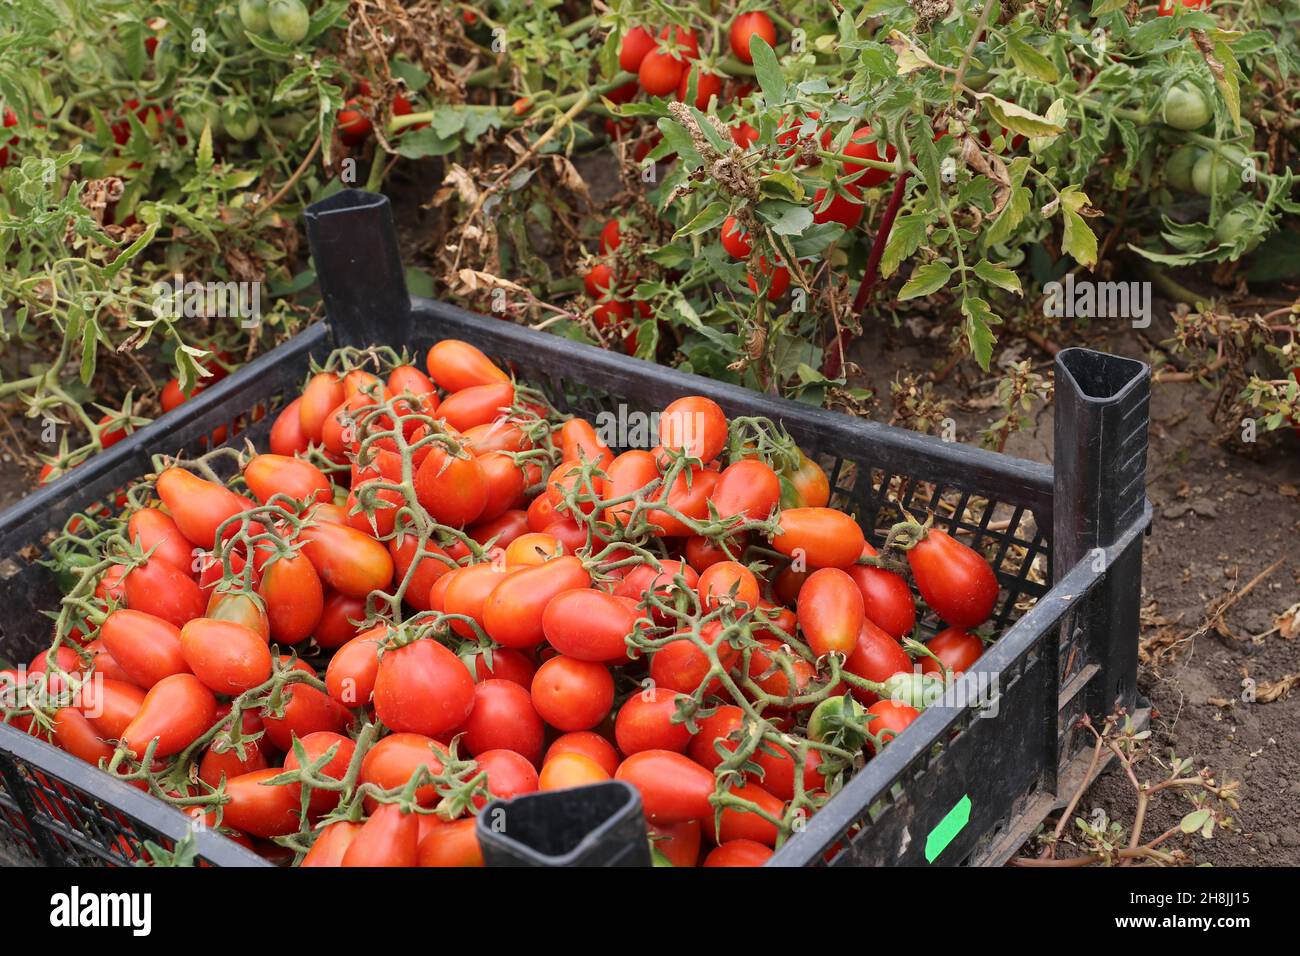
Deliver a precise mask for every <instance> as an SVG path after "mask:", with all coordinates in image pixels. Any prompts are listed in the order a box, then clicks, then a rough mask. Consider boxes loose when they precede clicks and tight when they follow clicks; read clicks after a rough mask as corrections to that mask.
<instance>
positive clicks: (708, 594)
mask: <svg viewBox="0 0 1300 956" xmlns="http://www.w3.org/2000/svg"><path fill="white" fill-rule="evenodd" d="M698 587H699V595H700V605H701V606H702V607H703V608H704V611H705V612H706V613H707V612H709V611H712V610H713V609H714V608H717V607H723V606H727V607H732V608H740V609H744V608H751V607H758V597H759V593H758V578H756V577H754V572H753V571H751V570H749V568H747V567H745V566H744V565H743V564H740V563H739V562H737V561H719V562H717V563H716V564H712V565H710V566H709V567H708V568H706V569H705V571H704V573H703V574H701V575H700V583H699V586H698ZM736 613H740V611H737V612H736Z"/></svg>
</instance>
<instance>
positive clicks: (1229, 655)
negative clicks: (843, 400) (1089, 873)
mask: <svg viewBox="0 0 1300 956" xmlns="http://www.w3.org/2000/svg"><path fill="white" fill-rule="evenodd" d="M1162 314H1167V310H1165V312H1164V313H1162ZM1152 331H1155V330H1152ZM1158 337H1159V336H1158V334H1157V335H1156V336H1153V338H1158ZM1058 338H1059V341H1062V342H1068V343H1069V344H1071V345H1075V344H1079V345H1089V346H1091V347H1094V348H1099V349H1103V350H1105V351H1110V352H1114V353H1116V354H1120V355H1127V356H1132V357H1135V358H1147V357H1148V355H1147V352H1148V348H1147V346H1146V345H1145V344H1144V343H1143V342H1142V341H1140V340H1139V339H1138V338H1137V337H1136V336H1135V335H1134V334H1133V333H1132V331H1131V330H1128V331H1125V332H1115V331H1113V330H1105V329H1095V328H1094V329H1091V330H1074V331H1073V332H1063V333H1061V334H1060V335H1059V337H1058ZM882 354H887V355H888V360H887V361H883V362H882V361H880V360H879V356H880V355H882ZM1023 357H1025V358H1029V359H1031V361H1033V362H1034V363H1035V367H1036V370H1038V371H1040V373H1043V374H1050V358H1049V356H1047V355H1046V354H1045V353H1043V352H1041V351H1039V350H1038V349H1037V347H1036V346H1033V345H1030V344H1028V343H1026V348H1025V350H1024V355H1023ZM850 359H851V360H852V361H854V362H856V363H857V364H858V365H859V366H860V368H861V369H863V373H862V376H861V377H862V383H861V384H864V385H867V386H868V387H870V388H872V389H873V390H874V391H875V393H876V395H877V396H878V399H879V402H880V406H879V407H878V408H877V410H876V412H875V417H880V418H883V417H887V415H888V412H889V407H890V400H889V384H890V381H891V380H892V379H893V377H894V373H893V372H892V370H896V369H908V370H911V371H912V372H913V373H917V372H920V371H922V370H924V369H926V368H932V367H935V366H936V365H937V364H938V363H939V361H940V359H941V356H940V355H939V353H938V351H937V350H936V349H935V348H934V347H933V346H932V345H931V344H930V343H928V342H924V341H918V340H917V339H916V338H915V337H914V336H913V335H912V334H911V333H910V332H908V331H907V330H905V329H888V328H886V329H883V330H882V329H881V327H880V326H876V327H875V328H874V329H873V330H871V332H869V334H867V335H866V336H864V337H863V339H861V340H859V341H857V342H855V343H854V348H853V349H852V351H851V354H850ZM971 371H972V370H970V369H966V368H965V366H964V365H963V366H962V367H961V369H960V371H959V372H958V373H957V374H956V375H954V377H953V379H952V380H949V381H946V382H945V383H944V384H943V386H942V387H941V388H939V389H937V390H936V393H937V396H938V397H940V398H946V399H949V400H951V401H953V402H954V403H956V404H955V405H954V406H953V407H952V409H951V417H952V418H953V419H954V420H955V421H956V422H957V437H958V440H960V441H966V442H978V440H979V439H978V435H977V432H978V430H979V429H980V428H983V427H986V426H987V424H988V422H989V421H990V412H989V411H987V410H984V409H981V408H979V406H980V405H981V404H982V403H981V401H980V398H981V396H983V395H987V394H988V388H987V387H985V388H980V387H979V384H978V383H979V380H980V378H983V376H977V375H972V376H971V380H970V382H962V381H960V380H959V378H958V376H959V375H961V374H968V375H969V374H971ZM975 371H977V370H975ZM855 384H856V383H855ZM969 386H974V387H969ZM1213 401H1214V394H1213V392H1211V391H1210V390H1208V389H1206V388H1204V387H1203V386H1201V385H1199V384H1197V383H1189V382H1170V383H1165V384H1156V385H1154V386H1153V389H1152V399H1151V436H1150V442H1151V443H1150V450H1149V455H1148V462H1147V473H1148V482H1147V494H1148V495H1149V497H1150V498H1151V503H1152V507H1153V510H1154V518H1153V521H1152V528H1151V534H1150V536H1149V537H1148V538H1147V539H1146V542H1145V545H1144V562H1143V581H1142V593H1143V615H1142V616H1143V627H1142V636H1141V638H1142V641H1143V647H1144V649H1146V650H1147V651H1148V652H1149V653H1150V654H1151V655H1152V656H1155V657H1157V659H1153V660H1146V661H1144V663H1143V664H1142V665H1141V666H1140V668H1139V676H1138V688H1139V692H1140V693H1141V694H1142V695H1143V696H1145V697H1146V698H1147V699H1148V700H1150V702H1151V705H1152V721H1151V729H1152V732H1153V735H1152V743H1153V747H1152V753H1153V754H1154V755H1156V756H1159V757H1161V758H1162V759H1167V758H1168V756H1169V753H1170V751H1171V750H1172V751H1173V752H1174V753H1175V754H1177V755H1178V756H1179V757H1190V758H1192V760H1193V761H1194V766H1195V768H1197V769H1199V768H1201V767H1208V768H1210V770H1211V772H1212V774H1213V776H1214V778H1215V780H1216V781H1218V782H1219V783H1223V782H1226V781H1228V780H1235V781H1239V782H1240V784H1241V786H1240V791H1239V792H1240V795H1241V808H1240V812H1239V815H1238V817H1237V824H1238V826H1239V828H1240V830H1239V832H1235V833H1228V832H1224V831H1222V830H1219V831H1217V832H1216V834H1215V836H1214V837H1213V838H1212V839H1211V840H1208V841H1202V840H1201V839H1200V837H1199V836H1196V837H1187V838H1183V839H1182V841H1181V843H1180V842H1179V840H1178V839H1177V838H1176V839H1175V840H1174V844H1175V845H1179V846H1181V847H1182V848H1183V849H1185V850H1187V851H1189V852H1191V853H1192V854H1193V857H1194V859H1195V860H1196V861H1197V862H1208V863H1213V864H1215V865H1220V866H1227V865H1270V866H1278V865H1288V864H1289V865H1295V864H1298V863H1300V685H1297V688H1296V690H1294V691H1292V692H1291V693H1290V694H1289V695H1287V696H1284V697H1282V698H1281V699H1278V700H1276V701H1273V702H1271V703H1261V702H1258V701H1255V700H1252V695H1251V693H1250V690H1251V689H1252V687H1253V689H1254V692H1255V694H1254V696H1255V697H1258V696H1259V695H1260V691H1261V688H1263V689H1267V688H1268V687H1269V686H1270V685H1269V682H1275V681H1280V680H1283V679H1285V678H1287V677H1295V676H1296V675H1300V633H1294V632H1293V633H1292V636H1291V638H1290V639H1287V638H1286V637H1284V636H1283V635H1282V633H1280V632H1279V631H1278V630H1275V624H1276V623H1277V619H1278V617H1279V616H1280V615H1282V613H1283V612H1284V611H1285V610H1286V609H1288V608H1292V607H1293V606H1295V605H1296V604H1297V602H1300V562H1298V561H1297V560H1296V559H1295V556H1294V553H1293V552H1292V551H1291V550H1290V548H1289V545H1288V542H1291V541H1293V540H1294V538H1295V535H1296V532H1297V531H1300V491H1298V490H1297V489H1300V439H1297V437H1296V435H1295V434H1293V433H1292V432H1291V431H1290V430H1287V432H1286V433H1285V434H1282V435H1274V436H1269V438H1268V439H1267V440H1266V441H1261V447H1262V448H1263V449H1264V451H1263V454H1258V453H1257V454H1256V455H1255V456H1254V457H1247V456H1246V455H1243V454H1239V453H1237V450H1236V449H1233V448H1229V447H1224V446H1223V445H1220V444H1217V443H1216V442H1215V440H1214V439H1215V436H1216V435H1217V433H1218V431H1219V429H1218V427H1217V426H1216V425H1214V424H1213V423H1212V422H1211V421H1210V418H1209V415H1210V410H1211V406H1212V404H1213ZM972 406H974V407H972ZM1031 418H1032V419H1033V422H1034V423H1033V425H1032V427H1030V428H1027V429H1026V430H1024V431H1021V432H1018V433H1016V434H1013V435H1012V436H1011V438H1010V440H1009V441H1008V442H1007V446H1006V449H1005V450H1006V451H1007V452H1008V453H1009V454H1014V455H1018V456H1020V457H1022V458H1030V459H1034V460H1036V461H1044V462H1050V461H1051V458H1052V414H1051V408H1050V406H1046V405H1041V404H1040V405H1039V406H1038V407H1037V408H1036V409H1035V410H1034V412H1032V413H1031ZM1279 558H1281V559H1282V561H1281V563H1280V564H1278V565H1277V567H1276V568H1275V569H1274V570H1273V571H1272V572H1271V573H1270V574H1268V576H1267V577H1265V578H1264V579H1263V580H1261V581H1260V582H1259V583H1258V584H1256V585H1255V587H1254V588H1253V589H1251V590H1250V591H1249V593H1247V594H1245V595H1244V596H1242V597H1241V598H1240V599H1238V600H1237V601H1236V602H1235V603H1233V604H1232V606H1231V607H1229V608H1228V609H1227V610H1226V612H1225V613H1224V614H1223V617H1222V620H1223V624H1224V628H1223V633H1222V634H1221V633H1219V632H1218V631H1217V630H1216V629H1214V628H1208V629H1206V633H1202V634H1199V635H1194V634H1193V632H1195V631H1197V630H1198V628H1201V626H1202V624H1203V623H1204V622H1205V620H1206V613H1207V608H1208V607H1210V606H1211V605H1212V604H1213V602H1216V601H1221V600H1223V599H1224V598H1226V597H1228V596H1229V595H1232V594H1234V593H1235V592H1237V591H1240V590H1241V589H1243V588H1244V587H1245V586H1246V585H1247V584H1248V583H1249V582H1250V581H1251V580H1252V579H1253V578H1255V576H1256V575H1258V574H1260V572H1263V571H1265V570H1266V569H1267V568H1269V567H1270V566H1271V565H1273V564H1274V563H1275V562H1277V561H1278V559H1279ZM1224 634H1227V635H1231V636H1224ZM1257 635H1263V636H1257ZM1161 650H1163V653H1159V652H1160V651H1161ZM1145 656H1146V655H1144V657H1145ZM1247 678H1249V679H1250V681H1253V682H1254V683H1253V684H1249V683H1247V684H1243V682H1244V681H1246V679H1247ZM1160 777H1161V772H1160V768H1159V767H1158V766H1155V765H1154V764H1151V763H1148V764H1145V765H1144V767H1143V768H1142V771H1141V772H1140V773H1139V779H1142V780H1151V781H1153V782H1154V781H1155V780H1158V779H1160ZM1135 808H1136V798H1135V793H1134V789H1133V787H1132V784H1131V783H1130V782H1129V780H1128V778H1127V777H1126V776H1125V775H1124V774H1123V773H1122V772H1120V771H1118V770H1117V769H1114V768H1112V769H1110V770H1108V771H1107V772H1106V773H1104V774H1103V775H1102V777H1101V778H1100V779H1099V780H1098V781H1097V782H1096V783H1095V784H1094V785H1093V786H1092V787H1091V788H1090V790H1089V791H1088V792H1087V793H1086V794H1085V795H1084V796H1083V799H1082V800H1081V802H1080V803H1079V806H1078V810H1077V811H1076V814H1075V816H1076V817H1078V816H1082V817H1085V818H1089V819H1091V818H1094V817H1095V816H1096V814H1097V811H1098V810H1102V811H1104V812H1105V813H1106V815H1107V817H1108V818H1109V819H1110V820H1112V821H1119V822H1120V823H1122V824H1123V825H1124V826H1125V827H1126V828H1127V827H1128V826H1129V825H1130V824H1131V823H1132V822H1133V820H1134V811H1135ZM1190 809H1191V806H1190V804H1189V803H1187V801H1186V800H1185V799H1184V798H1183V797H1182V796H1180V795H1178V794H1176V793H1171V792H1168V791H1167V792H1166V793H1165V794H1163V795H1161V796H1160V797H1158V798H1157V799H1156V800H1155V801H1154V803H1153V804H1152V806H1151V807H1150V809H1149V810H1148V816H1147V821H1146V824H1145V826H1144V828H1143V833H1144V834H1145V835H1146V837H1147V839H1151V838H1154V837H1155V836H1157V835H1158V834H1161V833H1163V832H1164V831H1165V830H1167V829H1168V828H1169V827H1171V826H1173V825H1174V824H1176V823H1177V822H1178V820H1179V819H1180V818H1181V817H1182V816H1183V815H1184V814H1186V813H1187V812H1188V811H1189V810H1190ZM1028 849H1032V848H1027V850H1028ZM1059 855H1061V856H1070V855H1073V854H1072V853H1070V852H1069V851H1066V850H1062V851H1061V852H1060V854H1059Z"/></svg>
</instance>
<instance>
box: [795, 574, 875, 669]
mask: <svg viewBox="0 0 1300 956" xmlns="http://www.w3.org/2000/svg"><path fill="white" fill-rule="evenodd" d="M865 619H866V616H865V614H864V612H863V609H862V592H861V591H859V590H858V586H857V584H856V583H854V581H853V578H851V577H849V576H848V574H846V573H845V572H843V571H841V570H840V569H839V568H822V569H820V570H818V571H814V572H813V573H812V574H811V575H809V577H808V580H807V581H805V582H804V585H803V587H802V588H801V589H800V591H799V608H798V620H799V627H800V629H801V630H802V631H803V634H804V637H805V638H806V639H807V641H808V646H809V647H811V648H812V650H813V653H814V654H816V655H817V656H818V657H822V656H823V655H826V654H832V653H837V654H844V655H846V656H847V655H848V654H850V653H852V651H853V649H854V648H855V647H856V646H857V642H858V632H859V631H860V630H861V629H862V622H863V621H864V620H865Z"/></svg>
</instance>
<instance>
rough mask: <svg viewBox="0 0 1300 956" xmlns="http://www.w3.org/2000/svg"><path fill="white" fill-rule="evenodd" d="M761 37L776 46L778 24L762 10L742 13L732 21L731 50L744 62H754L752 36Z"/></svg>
mask: <svg viewBox="0 0 1300 956" xmlns="http://www.w3.org/2000/svg"><path fill="white" fill-rule="evenodd" d="M754 36H759V37H761V38H762V39H763V40H764V41H765V42H766V43H767V45H768V46H772V47H774V46H776V24H774V23H773V22H772V18H771V17H769V16H768V15H767V14H766V13H764V12H763V11H762V10H755V11H753V12H751V13H742V14H740V16H738V17H736V19H734V20H732V21H731V31H730V40H731V52H732V53H734V54H736V59H738V60H740V61H741V62H742V63H753V62H754V56H753V54H752V53H750V52H749V43H750V38H751V37H754Z"/></svg>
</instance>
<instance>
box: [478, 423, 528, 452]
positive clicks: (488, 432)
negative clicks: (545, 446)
mask: <svg viewBox="0 0 1300 956" xmlns="http://www.w3.org/2000/svg"><path fill="white" fill-rule="evenodd" d="M461 440H462V442H463V443H464V444H465V445H468V446H469V449H470V451H472V452H474V454H476V455H486V454H487V453H488V452H490V451H523V450H524V449H525V448H531V447H532V442H530V441H529V440H528V436H526V435H525V434H524V433H523V431H521V430H520V429H519V427H518V426H517V425H511V424H510V423H509V422H507V421H506V420H504V419H501V418H498V419H495V420H494V421H491V422H488V423H487V424H486V425H475V426H474V427H473V428H467V429H465V432H464V434H463V435H461Z"/></svg>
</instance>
